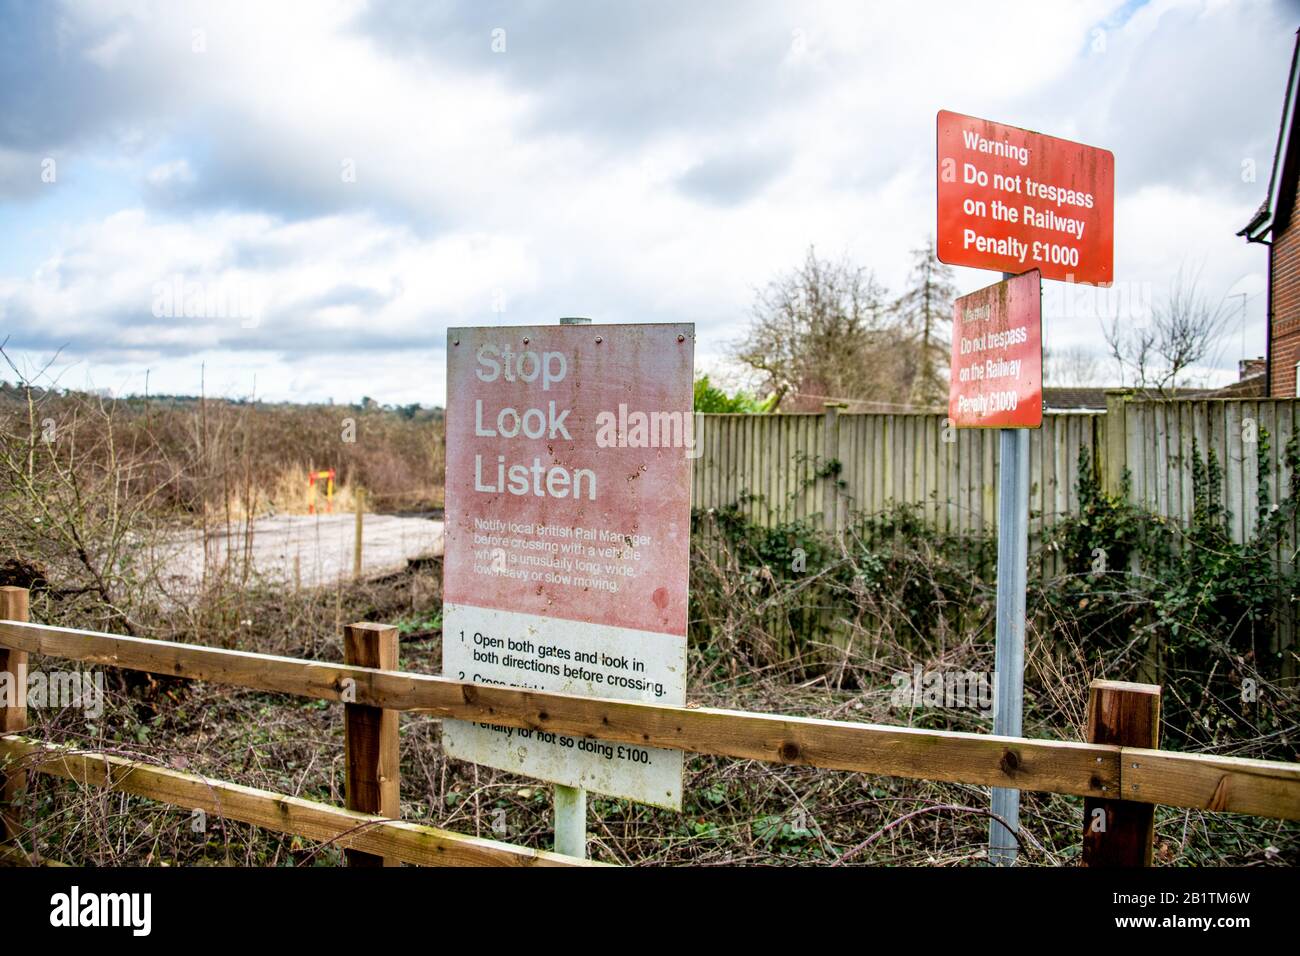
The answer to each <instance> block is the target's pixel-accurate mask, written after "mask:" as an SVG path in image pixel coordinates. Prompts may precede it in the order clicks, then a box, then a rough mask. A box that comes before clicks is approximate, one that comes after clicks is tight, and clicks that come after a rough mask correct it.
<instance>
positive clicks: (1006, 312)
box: [948, 269, 1043, 428]
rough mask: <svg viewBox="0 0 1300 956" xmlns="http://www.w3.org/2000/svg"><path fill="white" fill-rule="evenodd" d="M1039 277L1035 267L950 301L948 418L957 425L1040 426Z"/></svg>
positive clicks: (968, 426) (1040, 340) (1041, 332)
mask: <svg viewBox="0 0 1300 956" xmlns="http://www.w3.org/2000/svg"><path fill="white" fill-rule="evenodd" d="M1040 280H1041V277H1040V275H1039V273H1038V270H1037V269H1034V270H1031V271H1029V272H1026V273H1025V274H1024V275H1019V276H1015V277H1014V278H1011V279H1006V280H1004V281H1002V282H999V283H997V284H996V285H991V286H988V287H986V288H983V289H980V290H979V291H977V292H972V293H971V294H970V295H964V296H962V297H961V298H960V299H957V300H956V302H954V303H953V316H952V363H951V370H952V380H951V382H950V384H949V386H948V417H949V418H950V419H952V423H953V424H954V425H956V426H957V427H958V428H1039V427H1041V426H1042V424H1043V309H1042V302H1043V298H1042V292H1041V288H1042V282H1041V281H1040Z"/></svg>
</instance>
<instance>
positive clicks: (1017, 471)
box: [989, 428, 1029, 866]
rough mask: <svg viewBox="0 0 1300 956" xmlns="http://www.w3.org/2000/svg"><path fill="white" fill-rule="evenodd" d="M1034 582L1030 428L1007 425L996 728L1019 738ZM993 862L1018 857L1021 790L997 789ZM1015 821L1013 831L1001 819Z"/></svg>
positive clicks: (1001, 483)
mask: <svg viewBox="0 0 1300 956" xmlns="http://www.w3.org/2000/svg"><path fill="white" fill-rule="evenodd" d="M1028 587H1029V431H1028V429H1025V428H1004V429H1002V430H1001V433H1000V442H999V448H998V596H997V631H996V635H997V636H996V645H995V649H994V661H995V664H994V677H993V679H994V686H995V689H996V691H997V696H996V698H995V702H994V705H993V733H994V734H996V735H998V736H1001V737H1019V736H1020V732H1021V717H1022V715H1023V711H1024V701H1025V591H1026V590H1027V589H1028ZM992 809H993V817H994V819H993V820H991V821H990V824H989V862H990V863H992V864H993V865H994V866H1010V865H1012V864H1013V863H1015V862H1016V851H1017V848H1018V847H1019V840H1018V839H1017V837H1016V835H1015V833H1014V832H1013V831H1019V829H1020V791H1019V790H1011V789H1008V788H1006V787H994V788H993V807H992ZM1001 820H1005V821H1006V822H1007V824H1009V825H1010V826H1011V828H1012V829H1011V830H1008V829H1007V827H1006V826H1004V825H1003V824H1002V823H1001V822H1000V821H1001Z"/></svg>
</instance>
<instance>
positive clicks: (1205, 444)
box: [694, 393, 1300, 562]
mask: <svg viewBox="0 0 1300 956" xmlns="http://www.w3.org/2000/svg"><path fill="white" fill-rule="evenodd" d="M700 417H701V419H702V425H701V428H700V431H701V433H702V434H701V441H700V450H701V454H700V457H699V459H698V460H697V461H696V463H695V476H694V504H695V507H697V508H721V507H725V506H727V505H731V504H737V503H739V504H741V505H742V511H743V512H744V513H745V514H746V515H747V516H748V517H750V518H751V519H752V520H754V521H756V522H759V523H762V524H772V523H779V522H784V521H794V520H811V519H817V520H818V521H820V522H821V523H823V525H824V526H828V527H830V526H833V527H842V526H843V525H844V522H845V521H846V519H847V517H848V515H849V514H850V513H851V512H855V511H857V512H867V513H871V512H878V511H882V510H884V509H885V508H888V507H889V506H890V505H891V504H895V503H908V504H916V505H920V506H921V507H922V509H923V512H924V514H925V515H926V516H927V517H929V518H930V519H931V520H933V521H934V522H935V524H936V526H937V527H939V528H941V529H943V530H946V531H954V532H968V531H973V532H978V531H988V532H992V531H994V530H996V527H997V501H996V497H995V494H996V488H997V441H998V437H997V430H996V429H953V428H950V427H948V426H947V425H946V424H945V422H946V419H945V416H943V415H942V414H939V413H934V414H856V413H855V414H849V413H842V412H839V411H838V410H837V409H834V408H830V409H828V410H827V412H826V413H825V414H822V415H816V414H799V415H703V416H700ZM1297 429H1300V400H1296V399H1258V400H1242V399H1209V400H1190V401H1189V400H1180V401H1168V402H1161V401H1146V400H1142V401H1134V400H1131V399H1128V398H1127V397H1126V396H1125V395H1123V394H1121V393H1116V394H1112V395H1111V396H1110V399H1109V402H1108V407H1107V411H1106V412H1079V413H1074V412H1056V413H1048V414H1045V415H1044V416H1043V427H1042V428H1041V429H1039V430H1036V431H1034V432H1033V434H1032V435H1031V441H1030V455H1031V459H1030V481H1031V482H1032V486H1031V490H1030V510H1031V512H1032V514H1031V525H1030V530H1031V533H1036V532H1037V531H1038V530H1039V529H1041V528H1042V527H1043V526H1044V525H1045V524H1047V525H1050V524H1051V523H1052V522H1053V521H1055V520H1056V517H1057V516H1058V515H1061V514H1065V513H1069V512H1071V511H1073V510H1075V509H1076V508H1077V506H1078V492H1077V485H1078V479H1079V450H1080V449H1081V448H1086V449H1087V450H1088V453H1089V460H1090V461H1091V462H1092V463H1093V467H1094V468H1095V469H1097V471H1098V474H1099V475H1100V477H1101V478H1102V480H1103V483H1104V485H1105V486H1106V487H1107V489H1109V490H1111V491H1118V490H1119V488H1120V484H1121V476H1122V475H1123V473H1124V471H1125V470H1126V469H1127V471H1128V473H1129V476H1130V478H1129V480H1130V496H1131V498H1132V500H1133V501H1135V502H1138V503H1140V504H1143V505H1145V506H1146V507H1148V508H1150V509H1151V510H1152V511H1154V512H1156V513H1158V514H1161V515H1164V516H1165V517H1168V518H1172V519H1174V520H1177V521H1180V522H1184V523H1185V522H1187V521H1189V520H1191V517H1192V509H1193V493H1192V492H1193V489H1192V457H1193V454H1192V453H1193V449H1194V448H1195V449H1196V452H1197V455H1198V456H1199V457H1200V458H1201V459H1202V461H1204V460H1205V459H1206V457H1207V455H1208V453H1209V452H1210V451H1213V452H1214V455H1215V457H1216V458H1217V460H1218V462H1219V465H1220V466H1221V468H1222V469H1223V503H1224V506H1225V507H1226V509H1227V510H1228V512H1229V515H1230V517H1229V527H1230V529H1231V531H1232V534H1233V537H1234V539H1235V540H1236V541H1237V542H1238V543H1243V542H1245V541H1246V540H1248V539H1249V537H1250V536H1251V535H1252V534H1253V533H1254V531H1255V528H1256V525H1257V513H1258V509H1259V496H1258V488H1259V467H1258V454H1257V452H1258V449H1259V445H1258V443H1257V441H1256V439H1257V438H1259V437H1261V436H1264V435H1267V437H1268V442H1269V453H1268V472H1267V474H1266V475H1265V476H1264V477H1265V478H1266V479H1267V482H1268V489H1269V494H1270V496H1271V499H1272V501H1274V502H1276V501H1277V499H1278V498H1279V497H1281V496H1282V495H1284V494H1285V493H1286V490H1287V489H1288V487H1289V484H1290V481H1291V475H1290V471H1289V469H1287V468H1286V466H1285V463H1284V461H1283V449H1284V448H1285V447H1286V444H1287V442H1288V441H1289V440H1290V438H1291V436H1292V435H1293V434H1295V433H1296V431H1297ZM832 459H833V460H835V461H837V462H838V467H839V471H838V474H837V475H829V474H819V472H823V471H824V470H825V469H826V467H827V465H828V464H829V463H830V462H831V460H832ZM836 479H838V481H839V482H840V483H841V486H840V487H839V489H838V490H837V491H836V493H835V494H834V495H830V496H828V495H827V494H826V489H827V487H828V486H831V487H833V481H834V480H836ZM832 521H833V522H834V524H833V525H832ZM1295 532H1296V529H1295V528H1294V527H1292V528H1291V529H1290V537H1289V539H1288V542H1287V544H1288V545H1289V548H1288V547H1286V546H1284V547H1281V548H1279V549H1277V552H1278V553H1277V558H1278V559H1279V560H1281V561H1284V562H1293V561H1294V558H1295V549H1296V537H1295Z"/></svg>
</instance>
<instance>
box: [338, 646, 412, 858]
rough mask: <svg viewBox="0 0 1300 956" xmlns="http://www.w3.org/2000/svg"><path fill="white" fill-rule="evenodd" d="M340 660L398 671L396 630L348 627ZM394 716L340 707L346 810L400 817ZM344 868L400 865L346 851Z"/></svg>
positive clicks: (381, 711) (381, 710) (357, 707)
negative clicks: (342, 722) (343, 741)
mask: <svg viewBox="0 0 1300 956" xmlns="http://www.w3.org/2000/svg"><path fill="white" fill-rule="evenodd" d="M343 658H344V661H345V662H346V663H348V664H353V665H355V666H357V667H377V668H380V669H382V670H390V671H391V670H397V628H395V627H393V626H392V625H389V624H349V625H348V626H347V629H346V630H345V631H344V635H343ZM397 718H398V712H397V711H395V710H385V709H384V708H382V707H369V706H366V705H364V704H344V705H343V719H344V731H345V737H346V742H347V743H346V748H347V751H346V752H347V790H346V793H347V803H348V809H349V810H360V811H362V812H363V813H377V814H379V815H380V816H383V817H386V818H388V819H391V820H396V819H399V818H400V816H401V808H400V803H399V800H398V788H399V784H400V781H401V777H400V770H399V768H400V766H401V754H400V747H399V744H398V735H397ZM344 859H345V860H346V862H347V865H348V866H400V865H401V863H400V862H399V861H398V860H390V859H387V858H384V857H379V856H376V855H374V854H373V853H362V852H360V851H358V850H346V851H345V852H344Z"/></svg>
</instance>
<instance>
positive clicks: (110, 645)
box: [0, 587, 1300, 866]
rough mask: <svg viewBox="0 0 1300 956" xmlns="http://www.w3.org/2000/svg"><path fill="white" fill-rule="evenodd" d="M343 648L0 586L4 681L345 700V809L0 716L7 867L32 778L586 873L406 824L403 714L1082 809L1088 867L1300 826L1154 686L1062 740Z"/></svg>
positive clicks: (386, 861) (1296, 791)
mask: <svg viewBox="0 0 1300 956" xmlns="http://www.w3.org/2000/svg"><path fill="white" fill-rule="evenodd" d="M344 648H345V656H346V662H345V663H342V664H338V663H330V662H325V661H314V660H299V659H296V658H289V657H278V656H273V655H269V654H256V653H251V652H247V651H235V650H224V649H220V648H215V647H204V646H199V645H192V644H180V643H173V642H169V641H157V640H148V639H144V638H136V637H122V636H118V635H113V634H103V633H98V632H94V631H80V630H74V629H70V628H63V627H51V626H46V625H41V624H33V623H30V622H29V621H28V593H27V591H26V590H25V589H22V588H12V587H10V588H0V673H4V672H8V673H9V674H12V675H14V676H15V677H16V676H17V675H25V672H26V668H27V666H28V659H29V656H30V655H42V656H45V657H50V658H58V659H63V660H70V661H79V662H81V663H83V664H94V665H101V666H111V667H119V668H126V669H129V670H136V671H144V672H147V673H153V674H165V675H169V676H173V677H184V678H189V679H193V680H206V681H214V682H217V683H220V684H225V685H228V686H233V687H241V688H244V689H248V690H256V691H264V692H272V693H282V694H290V695H295V696H298V697H306V698H311V699H316V700H324V701H334V702H341V703H343V704H344V705H345V708H344V710H345V717H344V720H345V726H346V751H347V771H346V772H347V789H346V794H347V804H348V806H347V808H346V809H341V808H338V807H334V806H330V805H328V804H324V803H320V802H316V801H311V800H305V799H301V798H297V797H291V796H287V795H284V794H279V793H274V792H270V791H266V790H260V789H256V788H253V787H246V786H242V785H239V784H234V783H226V782H221V781H215V780H211V779H208V778H206V777H203V776H200V775H198V774H194V773H187V772H182V771H178V770H174V769H171V768H168V767H162V766H153V765H150V764H147V763H144V762H142V761H138V760H129V759H125V758H122V757H118V756H113V755H108V754H104V753H96V752H87V751H82V750H78V749H76V748H73V747H69V746H64V745H56V744H51V743H47V742H43V741H39V740H33V739H30V738H29V737H26V736H24V731H26V730H27V715H26V712H25V711H24V709H23V707H22V704H21V701H19V702H18V704H17V706H12V705H11V706H0V731H2V732H3V735H0V791H2V793H3V803H2V804H0V844H5V845H6V846H7V853H6V856H8V857H11V858H12V857H14V856H20V857H21V858H24V859H32V858H33V853H32V850H33V848H32V847H31V845H30V843H31V841H30V840H29V839H28V838H27V837H26V833H27V831H26V829H25V828H24V825H23V803H24V793H25V789H26V786H27V780H28V778H29V777H30V775H31V774H46V775H50V776H53V777H60V778H66V779H69V780H72V781H75V782H77V783H79V784H80V785H82V786H88V787H103V788H108V789H110V790H112V791H115V792H119V793H125V794H132V795H136V796H140V797H145V798H149V799H152V800H156V801H161V802H163V803H168V804H172V805H174V806H177V807H182V808H185V809H189V810H191V811H192V810H196V809H201V810H203V811H204V812H205V813H207V814H210V815H216V816H220V817H224V818H227V819H231V820H237V821H242V822H244V823H250V824H254V825H256V826H261V827H266V828H268V829H271V830H276V831H279V832H282V833H292V834H297V835H300V836H303V837H305V838H307V839H310V840H315V841H320V842H332V843H334V844H336V845H338V846H340V847H342V848H343V849H344V851H345V859H346V861H347V863H348V864H349V865H352V866H365V865H369V866H374V865H395V864H399V863H414V864H427V865H578V866H580V865H588V864H587V861H585V860H580V859H576V858H573V857H569V856H564V855H561V854H557V853H550V852H546V851H542V850H533V849H529V848H526V847H520V846H515V845H512V844H509V843H503V842H498V841H495V840H486V839H481V838H477V837H472V836H468V835H463V834H457V833H452V832H449V831H446V830H441V829H437V828H434V827H429V826H424V825H421V824H415V823H409V822H404V821H402V820H400V819H399V815H400V812H399V806H398V783H399V772H398V767H399V763H400V753H399V742H398V720H399V715H400V714H401V713H403V712H405V713H420V714H427V715H431V716H434V717H439V718H450V719H458V720H471V721H482V722H486V723H492V724H498V725H504V726H509V727H523V728H531V729H534V730H546V731H558V732H563V733H568V734H574V735H578V736H583V737H599V738H601V739H603V740H609V741H613V742H618V743H631V744H638V745H644V746H653V747H670V748H677V749H681V750H685V751H689V752H692V753H699V754H714V755H718V756H723V757H732V758H735V759H740V760H761V761H766V762H769V763H775V764H786V765H798V766H807V767H820V768H824V769H830V770H840V771H847V772H854V773H868V774H882V775H888V776H896V777H905V778H911V779H918V780H936V781H944V782H948V783H960V784H970V785H976V786H988V787H1007V788H1013V789H1018V790H1028V791H1040V792H1049V793H1061V794H1070V795H1074V796H1079V797H1083V798H1084V807H1083V819H1082V821H1081V839H1082V844H1083V854H1082V860H1083V863H1084V865H1086V866H1116V865H1124V866H1143V865H1150V863H1151V856H1152V842H1153V822H1154V810H1155V807H1156V806H1158V805H1167V806H1174V807H1186V808H1194V809H1201V810H1209V811H1217V812H1226V813H1241V814H1250V815H1255V816H1264V817H1274V818H1281V819H1290V820H1296V819H1300V763H1286V762H1278V761H1265V760H1248V759H1242V758H1235V757H1221V756H1213V755H1206V754H1190V753H1176V752H1172V751H1165V750H1159V749H1157V744H1158V739H1157V730H1158V726H1159V703H1160V689H1159V688H1158V687H1155V686H1151V685H1143V684H1126V683H1119V682H1113V681H1097V682H1094V683H1093V685H1092V687H1091V688H1090V697H1089V711H1088V734H1089V740H1088V741H1087V742H1073V741H1066V740H1049V739H1032V738H1023V737H996V736H991V735H986V734H973V733H960V732H952V731H937V730H920V729H916V728H911V727H890V726H883V725H874V724H859V723H851V722H846V721H836V720H822V719H817V718H809V717H791V716H783V715H778V714H763V713H750V712H744V711H730V710H719V709H714V708H707V707H672V706H664V705H659V704H650V703H641V702H634V701H621V700H609V699H603V698H588V697H579V696H573V695H568V694H554V693H543V692H540V691H534V690H525V689H516V688H509V687H493V686H481V685H476V684H470V683H465V682H461V681H455V680H450V679H448V678H446V677H440V676H435V675H430V674H416V673H410V672H406V671H400V670H398V669H397V668H398V658H397V633H396V630H395V629H394V628H392V627H390V626H387V625H382V624H354V625H351V626H350V627H348V628H347V631H346V634H345V641H344ZM24 683H25V676H24Z"/></svg>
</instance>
